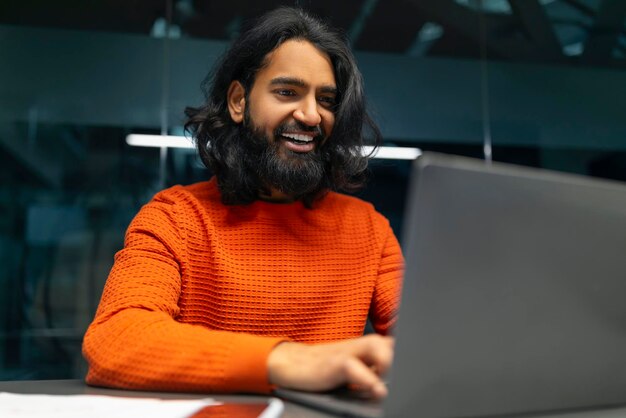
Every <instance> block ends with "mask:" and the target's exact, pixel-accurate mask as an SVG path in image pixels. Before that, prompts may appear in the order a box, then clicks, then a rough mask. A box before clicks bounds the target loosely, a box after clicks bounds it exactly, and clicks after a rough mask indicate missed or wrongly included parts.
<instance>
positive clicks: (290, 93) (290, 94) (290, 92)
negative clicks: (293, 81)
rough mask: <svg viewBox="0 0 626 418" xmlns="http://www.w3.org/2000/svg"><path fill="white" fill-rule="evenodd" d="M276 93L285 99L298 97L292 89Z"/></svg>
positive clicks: (277, 90)
mask: <svg viewBox="0 0 626 418" xmlns="http://www.w3.org/2000/svg"><path fill="white" fill-rule="evenodd" d="M274 93H275V94H277V95H279V96H283V97H293V96H295V95H296V92H295V91H293V90H290V89H276V90H274Z"/></svg>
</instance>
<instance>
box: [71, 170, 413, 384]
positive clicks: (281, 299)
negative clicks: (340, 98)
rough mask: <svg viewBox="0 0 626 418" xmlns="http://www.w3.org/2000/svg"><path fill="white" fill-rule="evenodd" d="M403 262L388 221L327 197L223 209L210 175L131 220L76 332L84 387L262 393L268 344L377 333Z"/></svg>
mask: <svg viewBox="0 0 626 418" xmlns="http://www.w3.org/2000/svg"><path fill="white" fill-rule="evenodd" d="M401 270H402V255H401V252H400V247H399V245H398V242H397V240H396V238H395V237H394V235H393V232H392V231H391V228H390V227H389V223H388V222H387V220H386V219H385V218H384V217H383V216H382V215H380V214H379V213H377V212H376V211H375V210H374V208H373V207H372V206H371V205H370V204H368V203H365V202H363V201H361V200H359V199H356V198H353V197H349V196H345V195H342V194H338V193H330V194H328V195H327V196H326V197H325V198H324V199H322V200H321V201H320V202H318V203H317V204H316V206H315V207H314V209H306V208H305V207H304V206H303V205H302V204H301V203H300V202H297V203H292V204H272V203H267V202H262V201H259V202H255V203H253V204H251V205H248V206H225V205H223V204H222V203H221V202H220V195H219V191H218V189H217V184H216V181H215V179H212V180H211V181H209V182H203V183H198V184H194V185H191V186H186V187H182V186H175V187H172V188H170V189H167V190H165V191H162V192H160V193H159V194H157V195H156V196H155V197H154V199H153V200H152V201H151V202H150V203H148V204H147V205H145V206H144V207H143V208H142V209H141V211H140V212H139V213H138V215H137V216H136V217H135V219H134V220H133V221H132V223H131V224H130V226H129V228H128V231H127V233H126V240H125V246H124V249H123V250H121V251H120V252H118V253H117V254H116V256H115V264H114V266H113V269H112V270H111V273H110V275H109V278H108V280H107V283H106V286H105V288H104V292H103V295H102V300H101V301H100V306H99V307H98V311H97V313H96V317H95V318H94V321H93V323H92V324H91V325H90V327H89V329H88V330H87V333H86V334H85V338H84V342H83V353H84V356H85V358H86V359H87V361H88V363H89V373H88V375H87V382H88V383H89V384H93V385H102V386H112V387H121V388H131V389H151V390H167V391H205V392H261V393H262V392H268V391H269V390H270V385H269V384H268V378H267V368H266V362H267V357H268V355H269V353H270V351H271V350H272V348H273V347H274V346H275V345H276V344H277V343H278V342H280V341H284V340H293V341H300V342H306V343H322V342H329V341H336V340H341V339H347V338H355V337H358V336H360V335H362V333H363V328H364V325H365V322H366V319H367V316H368V313H369V316H370V319H371V321H372V324H373V326H374V328H375V329H376V331H377V332H379V333H382V334H385V333H387V332H388V331H389V330H390V327H391V326H392V325H393V322H394V319H395V313H396V309H397V305H398V295H399V287H400V280H401V274H402V271H401Z"/></svg>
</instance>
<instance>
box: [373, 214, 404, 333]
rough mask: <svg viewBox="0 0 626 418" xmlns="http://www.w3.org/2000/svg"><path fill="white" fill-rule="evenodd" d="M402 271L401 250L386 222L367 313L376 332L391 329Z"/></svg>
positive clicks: (396, 306) (386, 331) (395, 314)
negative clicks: (372, 295) (372, 294)
mask: <svg viewBox="0 0 626 418" xmlns="http://www.w3.org/2000/svg"><path fill="white" fill-rule="evenodd" d="M403 273H404V258H403V257H402V250H401V249H400V244H399V243H398V240H397V238H396V236H395V235H394V233H393V230H392V229H391V227H390V226H389V224H388V223H387V224H386V234H385V240H384V245H383V249H382V252H381V255H380V264H379V268H378V279H377V282H376V288H375V289H374V297H373V299H372V305H371V308H370V315H369V316H370V321H371V323H372V326H373V327H374V330H375V331H376V332H377V333H378V334H382V335H388V334H390V333H391V332H392V331H393V326H394V325H395V322H396V319H397V313H398V308H399V306H400V291H401V287H402V275H403Z"/></svg>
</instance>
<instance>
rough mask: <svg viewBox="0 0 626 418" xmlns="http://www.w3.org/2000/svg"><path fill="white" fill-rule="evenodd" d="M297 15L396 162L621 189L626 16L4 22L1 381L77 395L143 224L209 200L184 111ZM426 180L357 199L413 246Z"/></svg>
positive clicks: (161, 3) (76, 9)
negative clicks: (409, 208) (120, 271)
mask: <svg viewBox="0 0 626 418" xmlns="http://www.w3.org/2000/svg"><path fill="white" fill-rule="evenodd" d="M281 4H284V5H296V6H301V7H303V8H305V9H307V10H310V11H312V12H314V13H316V14H318V15H319V16H322V17H324V18H326V19H328V21H329V22H330V23H331V24H332V25H335V26H337V27H340V28H341V29H342V30H344V31H345V33H346V36H347V37H348V39H349V41H350V44H351V45H352V47H353V49H354V51H355V54H356V57H357V61H358V63H359V66H360V69H361V71H362V73H363V76H364V80H365V86H366V93H367V96H368V103H369V107H370V110H371V112H372V114H373V115H374V118H375V120H376V121H377V122H378V123H379V125H380V127H381V130H382V133H383V137H384V140H385V144H384V145H385V146H389V147H396V148H404V147H409V148H419V149H420V150H422V151H437V152H444V153H451V154H458V155H465V156H471V157H476V158H483V159H486V160H491V161H494V162H507V163H514V164H520V165H525V166H530V167H538V168H544V169H549V170H556V171H563V172H570V173H576V174H579V175H583V176H592V177H599V178H606V179H611V180H617V181H626V111H625V110H624V109H626V59H625V58H626V1H623V0H342V1H331V0H301V1H274V0H261V1H258V0H232V1H228V2H226V1H211V0H132V1H122V0H107V1H105V0H97V1H90V2H85V1H59V2H50V1H44V0H20V1H11V0H9V1H3V2H1V3H0V165H1V167H2V169H1V170H0V173H1V174H0V178H1V182H0V213H1V214H2V216H0V266H2V267H1V268H0V380H30V379H63V378H81V377H83V375H84V373H85V369H86V366H85V363H84V361H83V359H82V357H81V354H80V347H81V341H82V335H83V333H84V331H85V329H86V327H87V326H88V324H89V322H90V320H91V318H92V317H93V314H94V312H95V310H96V308H97V305H98V301H99V298H100V293H101V291H102V288H103V286H104V282H105V280H106V277H107V274H108V271H109V269H110V268H111V265H112V263H113V256H114V254H115V253H116V251H118V250H119V249H121V247H122V245H123V238H124V232H125V229H126V227H127V226H128V224H129V222H130V220H131V219H132V217H133V216H134V215H135V213H136V212H137V211H138V209H139V208H140V207H141V205H142V204H144V203H146V202H147V201H148V200H149V199H150V198H151V197H152V196H153V195H154V193H155V192H157V191H158V190H160V189H162V188H164V187H168V186H171V185H174V184H189V183H193V182H197V181H202V180H206V179H207V178H208V177H209V176H210V173H209V172H208V171H207V170H206V169H205V168H204V167H203V166H202V164H201V163H200V161H199V160H198V158H197V157H196V155H195V152H194V150H193V149H185V148H160V147H138V146H132V145H129V144H128V143H127V141H126V138H127V136H128V135H129V134H152V135H182V134H183V129H182V125H183V123H184V117H183V110H184V108H185V106H190V105H198V104H200V103H201V102H202V100H203V96H202V93H201V90H200V85H201V83H202V81H203V79H204V78H205V76H206V74H207V73H208V71H209V69H210V67H211V65H212V64H213V63H214V62H215V60H216V58H217V57H218V56H219V55H220V53H221V52H222V51H224V49H225V48H226V47H227V45H228V43H229V41H230V40H232V39H233V37H235V36H236V35H237V33H238V32H239V30H240V28H241V27H242V24H243V23H244V22H245V21H246V19H248V18H250V17H252V16H256V15H258V14H260V13H262V12H264V11H266V10H270V9H272V8H274V7H276V6H278V5H281ZM411 163H412V161H411V160H410V159H408V160H401V159H373V160H372V161H371V163H370V180H369V182H368V184H367V186H366V187H365V188H364V189H363V190H362V191H361V192H359V196H360V197H362V198H363V199H365V200H368V201H371V202H372V203H373V204H374V205H375V206H376V207H377V208H378V210H379V211H381V212H382V213H383V214H384V215H385V216H387V217H388V218H389V220H390V221H391V224H392V226H393V228H394V230H395V231H396V233H397V235H398V236H399V238H400V240H401V239H402V237H401V230H402V218H403V212H404V204H405V193H406V188H407V183H408V179H409V173H410V168H411Z"/></svg>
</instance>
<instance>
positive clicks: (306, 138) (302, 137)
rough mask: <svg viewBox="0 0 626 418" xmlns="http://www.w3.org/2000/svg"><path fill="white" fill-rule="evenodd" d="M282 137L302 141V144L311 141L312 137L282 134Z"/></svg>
mask: <svg viewBox="0 0 626 418" xmlns="http://www.w3.org/2000/svg"><path fill="white" fill-rule="evenodd" d="M283 136H284V137H287V138H291V139H295V140H296V141H302V142H311V141H313V137H312V136H309V135H301V134H290V133H284V134H283Z"/></svg>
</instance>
